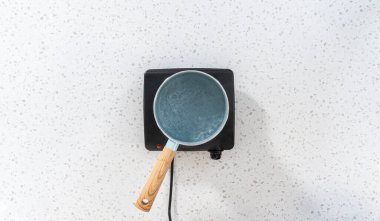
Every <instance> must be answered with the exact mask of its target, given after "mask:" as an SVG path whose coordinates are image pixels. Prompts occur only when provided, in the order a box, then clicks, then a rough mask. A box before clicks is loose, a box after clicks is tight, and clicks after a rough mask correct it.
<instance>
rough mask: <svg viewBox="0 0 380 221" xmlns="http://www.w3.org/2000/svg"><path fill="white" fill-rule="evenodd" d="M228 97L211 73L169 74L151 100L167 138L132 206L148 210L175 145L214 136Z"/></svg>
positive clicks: (224, 114) (224, 118)
mask: <svg viewBox="0 0 380 221" xmlns="http://www.w3.org/2000/svg"><path fill="white" fill-rule="evenodd" d="M228 106H229V104H228V98H227V95H226V92H225V91H224V89H223V86H222V85H221V84H220V83H219V81H218V80H216V79H215V78H214V77H212V76H211V75H209V74H207V73H205V72H202V71H196V70H186V71H181V72H178V73H175V74H173V75H172V76H170V77H168V78H167V79H166V80H165V81H164V82H163V83H162V84H161V86H160V87H159V89H158V91H157V93H156V95H155V97H154V103H153V113H154V118H155V120H156V123H157V126H158V127H159V128H160V130H161V132H162V133H163V134H164V135H165V136H166V137H167V138H168V141H167V143H166V145H165V147H164V148H163V150H162V152H161V153H160V155H159V157H158V159H157V162H156V165H155V166H154V168H153V170H152V172H151V174H150V177H149V178H148V180H147V182H146V184H145V186H144V187H143V189H142V192H141V194H140V196H139V197H138V199H137V201H136V203H135V206H136V207H137V208H138V209H140V210H142V211H145V212H149V211H150V209H151V207H152V205H153V202H154V199H155V198H156V195H157V193H158V191H159V189H160V186H161V184H162V181H163V180H164V178H165V175H166V172H167V171H168V169H169V167H170V164H171V161H172V160H173V158H174V156H175V154H176V150H177V148H178V145H186V146H196V145H200V144H203V143H206V142H208V141H210V140H212V139H213V138H214V137H216V136H217V135H218V134H219V133H220V132H221V130H222V129H223V127H224V125H225V124H226V121H227V118H228V112H229V109H228Z"/></svg>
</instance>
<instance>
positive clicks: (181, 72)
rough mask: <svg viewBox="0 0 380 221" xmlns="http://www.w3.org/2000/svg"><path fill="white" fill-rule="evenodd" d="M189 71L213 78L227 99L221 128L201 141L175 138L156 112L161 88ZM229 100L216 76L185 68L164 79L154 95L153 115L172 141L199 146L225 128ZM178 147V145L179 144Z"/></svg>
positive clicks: (159, 126)
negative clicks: (167, 130)
mask: <svg viewBox="0 0 380 221" xmlns="http://www.w3.org/2000/svg"><path fill="white" fill-rule="evenodd" d="M188 73H196V74H200V75H203V76H206V77H207V78H209V79H211V80H212V81H214V82H215V83H216V84H217V85H218V86H219V88H220V90H221V91H222V93H223V96H224V99H225V113H224V118H223V121H222V123H221V124H220V126H219V128H218V129H217V130H216V131H215V132H214V133H213V134H212V135H211V136H209V137H207V138H206V139H203V140H200V141H197V142H185V141H180V140H177V139H174V138H173V137H171V136H170V135H169V134H167V133H166V132H165V130H163V129H162V127H161V125H160V123H159V120H158V119H157V114H156V102H157V97H158V94H160V91H161V89H162V88H163V87H164V85H165V84H167V82H169V81H170V80H171V79H172V78H174V77H177V76H178V75H182V74H188ZM229 111H230V110H229V100H228V97H227V93H226V91H225V90H224V88H223V86H222V84H221V83H220V82H219V81H218V80H217V79H216V78H214V77H213V76H211V75H210V74H207V73H205V72H203V71H198V70H191V69H190V70H184V71H180V72H177V73H175V74H173V75H171V76H170V77H168V78H166V79H165V80H164V82H163V83H162V84H161V85H160V87H159V88H158V90H157V92H156V94H155V96H154V101H153V115H154V119H155V121H156V124H157V126H158V128H159V129H160V131H161V132H162V133H163V134H164V135H165V136H166V137H167V138H168V139H169V140H171V141H173V142H175V143H177V144H182V145H186V146H197V145H201V144H204V143H207V142H208V141H210V140H212V139H214V138H215V137H216V136H217V135H218V134H219V133H220V132H221V131H222V130H223V128H224V126H225V125H226V122H227V120H228V116H229ZM177 147H178V145H177Z"/></svg>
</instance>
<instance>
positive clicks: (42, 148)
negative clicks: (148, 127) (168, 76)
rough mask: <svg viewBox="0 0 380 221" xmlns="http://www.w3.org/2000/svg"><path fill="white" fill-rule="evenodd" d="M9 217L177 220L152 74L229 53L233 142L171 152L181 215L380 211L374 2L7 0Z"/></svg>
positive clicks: (5, 213) (3, 93)
mask: <svg viewBox="0 0 380 221" xmlns="http://www.w3.org/2000/svg"><path fill="white" fill-rule="evenodd" d="M0 15H1V16H0V220H2V221H48V220H54V221H58V220H67V221H72V220H85V221H101V220H107V221H109V220H120V221H121V220H141V221H144V220H146V221H148V220H149V221H151V220H167V201H168V184H169V183H168V178H167V179H166V180H165V181H164V184H163V186H162V189H161V192H160V193H159V195H158V198H157V199H156V202H155V205H154V207H153V208H152V210H151V212H150V213H142V212H140V211H139V210H137V209H136V208H134V206H133V202H134V201H135V200H136V198H137V196H138V194H139V192H140V190H141V188H142V186H143V184H144V183H145V180H146V178H147V176H148V174H149V171H150V169H151V167H152V166H153V164H154V162H155V159H156V157H157V155H158V153H157V152H148V151H146V150H145V148H144V141H143V114H142V87H143V73H144V72H145V71H146V70H147V69H150V68H171V67H172V68H175V67H212V68H230V69H232V70H233V71H234V73H235V89H236V90H235V93H236V144H235V147H234V149H232V150H230V151H225V152H223V155H222V158H221V160H219V161H212V160H210V159H209V155H208V153H206V152H192V153H183V152H181V153H179V154H178V155H177V157H176V167H175V189H174V199H173V200H174V202H173V203H174V205H173V220H182V221H195V220H202V221H204V220H208V221H212V220H214V221H228V220H241V221H250V220H289V221H294V220H303V221H304V220H380V210H379V208H380V39H379V38H380V2H379V1H374V0H372V1H371V0H369V1H368V0H359V1H306V0H305V1H300V0H299V1H297V0H296V1H273V0H269V1H248V0H247V1H241V0H233V1H215V0H211V1H204V0H195V1H185V0H179V1H137V0H136V1H119V0H115V1H100V0H95V1H57V0H52V1H40V0H36V1H18V0H16V1H1V2H0Z"/></svg>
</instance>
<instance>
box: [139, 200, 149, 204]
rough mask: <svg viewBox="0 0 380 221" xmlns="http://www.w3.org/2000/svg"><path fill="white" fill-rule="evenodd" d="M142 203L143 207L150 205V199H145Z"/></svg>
mask: <svg viewBox="0 0 380 221" xmlns="http://www.w3.org/2000/svg"><path fill="white" fill-rule="evenodd" d="M141 203H142V204H143V205H148V203H149V200H148V199H143V200H141Z"/></svg>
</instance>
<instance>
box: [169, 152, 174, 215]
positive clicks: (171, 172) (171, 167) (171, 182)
mask: <svg viewBox="0 0 380 221" xmlns="http://www.w3.org/2000/svg"><path fill="white" fill-rule="evenodd" d="M173 176H174V159H173V161H172V165H171V166H170V189H169V206H168V216H169V221H172V214H171V207H172V192H173Z"/></svg>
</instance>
